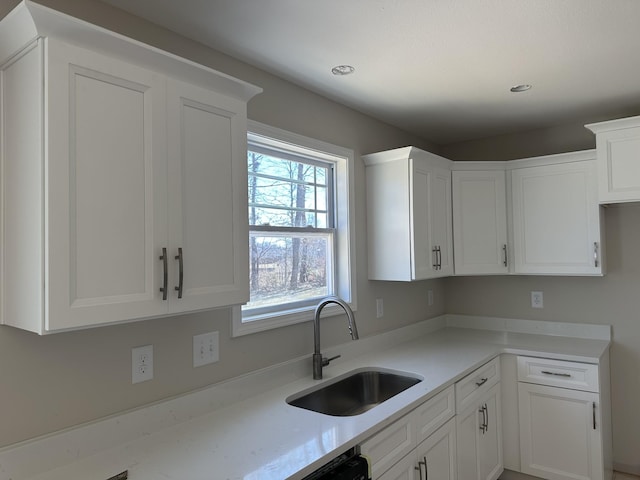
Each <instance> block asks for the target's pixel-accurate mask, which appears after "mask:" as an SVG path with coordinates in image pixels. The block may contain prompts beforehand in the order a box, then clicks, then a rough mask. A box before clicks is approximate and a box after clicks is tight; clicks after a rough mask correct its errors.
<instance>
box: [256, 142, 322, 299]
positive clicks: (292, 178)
mask: <svg viewBox="0 0 640 480" xmlns="http://www.w3.org/2000/svg"><path fill="white" fill-rule="evenodd" d="M257 150H258V149H256V151H254V150H252V149H251V146H250V148H249V152H248V157H247V161H248V172H249V183H248V186H249V198H248V200H249V224H250V240H249V241H250V249H249V250H250V290H251V300H250V302H249V304H248V305H247V306H246V307H245V308H247V309H260V308H265V307H269V306H272V305H280V304H284V303H295V302H304V301H309V300H313V299H317V298H319V297H323V296H326V295H328V294H330V293H332V292H333V285H331V279H332V277H333V274H332V272H331V271H330V270H331V268H332V262H331V253H332V249H333V235H334V229H333V225H332V224H331V222H332V215H331V214H330V206H331V204H332V200H331V197H330V195H331V191H332V185H331V182H332V181H333V173H332V165H331V164H328V163H326V162H321V161H318V160H312V159H307V158H295V157H293V156H292V155H290V154H288V155H282V156H280V155H278V154H277V152H275V153H271V152H269V153H268V154H267V153H264V152H262V151H257Z"/></svg>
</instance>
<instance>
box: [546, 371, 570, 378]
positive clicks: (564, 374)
mask: <svg viewBox="0 0 640 480" xmlns="http://www.w3.org/2000/svg"><path fill="white" fill-rule="evenodd" d="M540 373H544V374H545V375H555V376H556V377H567V378H571V374H570V373H558V372H550V371H548V370H542V371H540Z"/></svg>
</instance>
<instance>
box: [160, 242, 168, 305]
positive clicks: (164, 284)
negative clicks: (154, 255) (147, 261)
mask: <svg viewBox="0 0 640 480" xmlns="http://www.w3.org/2000/svg"><path fill="white" fill-rule="evenodd" d="M160 260H162V268H163V269H164V273H163V275H162V287H160V291H161V292H162V300H166V299H167V295H168V293H169V289H168V288H167V285H168V284H169V271H168V268H167V249H166V248H165V247H162V255H160Z"/></svg>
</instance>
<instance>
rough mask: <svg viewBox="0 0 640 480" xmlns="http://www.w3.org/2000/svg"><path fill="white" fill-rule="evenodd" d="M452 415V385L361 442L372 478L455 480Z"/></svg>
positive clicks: (388, 479) (382, 479) (453, 410)
mask: <svg viewBox="0 0 640 480" xmlns="http://www.w3.org/2000/svg"><path fill="white" fill-rule="evenodd" d="M454 414H455V402H454V388H453V386H451V387H449V388H447V389H446V390H444V391H442V392H440V393H438V394H437V395H436V396H435V397H433V398H431V399H429V400H427V401H426V402H425V403H424V404H422V405H421V406H419V407H418V408H416V409H415V410H413V411H412V412H410V413H409V414H407V415H405V416H404V417H402V418H401V419H400V420H398V421H396V422H394V423H393V424H391V425H389V426H388V427H386V428H385V429H383V430H382V431H380V432H379V433H377V434H375V435H374V436H373V437H371V438H369V439H368V440H366V441H365V442H364V443H362V445H361V452H362V453H363V454H364V455H366V456H367V457H369V459H370V461H371V475H372V478H373V479H374V480H400V479H403V480H404V479H406V480H408V479H412V480H413V479H416V480H420V479H424V478H425V477H424V476H423V475H424V474H425V472H426V473H428V474H429V475H430V478H438V479H443V480H455V478H456V472H455V468H454V466H455V447H456V440H455V428H454V420H453V419H452V417H453V415H454ZM431 475H433V476H431Z"/></svg>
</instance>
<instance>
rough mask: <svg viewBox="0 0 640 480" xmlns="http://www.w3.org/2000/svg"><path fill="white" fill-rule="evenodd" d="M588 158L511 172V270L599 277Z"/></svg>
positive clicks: (597, 218)
mask: <svg viewBox="0 0 640 480" xmlns="http://www.w3.org/2000/svg"><path fill="white" fill-rule="evenodd" d="M595 178H596V174H595V162H594V161H580V162H573V163H563V164H555V165H545V166H539V167H531V168H521V169H517V170H513V171H512V188H513V228H514V232H513V233H514V254H515V272H516V273H529V274H549V275H601V274H602V261H601V258H600V257H601V250H602V248H601V240H600V211H599V206H598V199H597V191H596V179H595Z"/></svg>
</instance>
